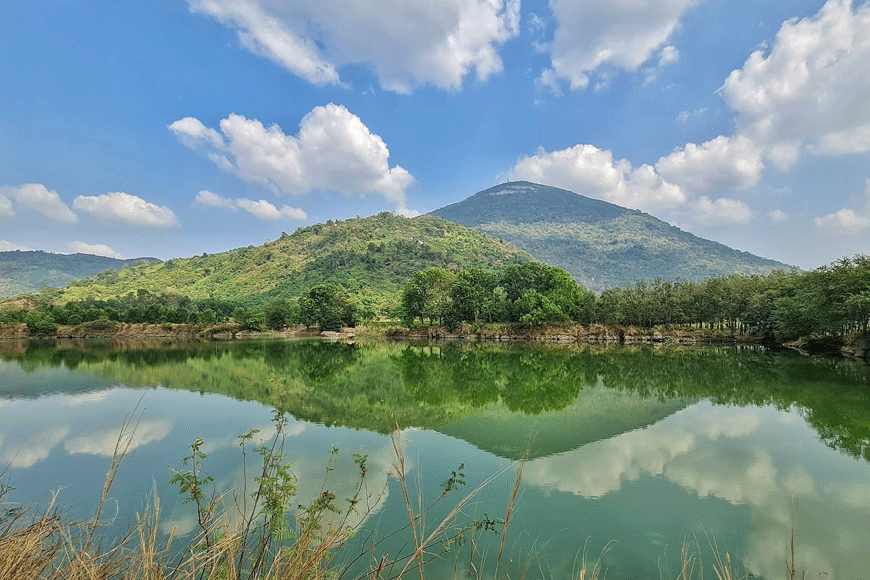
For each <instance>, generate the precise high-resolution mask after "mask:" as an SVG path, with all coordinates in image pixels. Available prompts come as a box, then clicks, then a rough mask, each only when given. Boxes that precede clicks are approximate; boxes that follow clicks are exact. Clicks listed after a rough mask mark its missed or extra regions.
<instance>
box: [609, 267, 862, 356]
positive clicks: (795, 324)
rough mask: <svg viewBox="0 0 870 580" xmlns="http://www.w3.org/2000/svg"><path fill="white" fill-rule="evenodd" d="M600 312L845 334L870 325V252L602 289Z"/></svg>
mask: <svg viewBox="0 0 870 580" xmlns="http://www.w3.org/2000/svg"><path fill="white" fill-rule="evenodd" d="M595 319H596V320H597V321H598V322H602V323H605V324H620V325H630V326H639V327H644V328H650V327H652V326H656V325H671V324H678V325H697V326H701V327H706V328H710V329H716V330H726V331H729V332H735V333H740V334H752V335H755V336H759V337H761V338H764V339H765V340H768V341H773V342H787V341H792V340H797V339H800V338H805V337H811V336H819V335H821V336H834V337H845V336H847V335H849V334H851V333H857V334H864V335H866V334H867V332H868V327H870V258H868V257H867V256H861V255H858V256H855V257H854V258H852V259H848V258H844V259H842V260H838V261H836V262H834V263H833V264H831V265H829V266H824V267H822V268H819V269H817V270H814V271H812V272H805V273H797V272H779V271H777V272H772V273H770V274H768V275H766V276H758V275H754V276H738V275H735V276H719V277H715V278H709V279H707V280H702V281H700V282H677V283H671V282H668V281H666V280H661V279H660V280H656V281H655V282H653V283H651V284H649V283H646V282H642V281H640V282H637V283H635V284H634V285H633V286H627V287H624V288H612V289H610V290H606V291H604V292H603V293H602V294H601V296H600V298H599V299H598V302H597V304H596V306H595Z"/></svg>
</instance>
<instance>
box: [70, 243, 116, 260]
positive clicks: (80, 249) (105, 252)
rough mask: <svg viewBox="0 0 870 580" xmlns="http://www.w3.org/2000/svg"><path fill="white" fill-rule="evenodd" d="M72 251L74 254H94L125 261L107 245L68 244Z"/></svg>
mask: <svg viewBox="0 0 870 580" xmlns="http://www.w3.org/2000/svg"><path fill="white" fill-rule="evenodd" d="M67 246H69V249H70V251H72V253H74V254H94V255H96V256H106V257H107V258H118V259H123V258H124V256H122V255H121V254H119V253H118V252H116V251H115V250H113V249H112V248H110V247H109V246H107V245H106V244H86V243H85V242H79V241H75V242H68V243H67Z"/></svg>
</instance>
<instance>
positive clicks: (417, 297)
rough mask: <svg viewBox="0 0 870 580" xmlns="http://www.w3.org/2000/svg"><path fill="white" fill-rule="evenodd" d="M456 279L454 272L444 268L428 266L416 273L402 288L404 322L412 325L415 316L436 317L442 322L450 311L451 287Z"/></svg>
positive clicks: (401, 303)
mask: <svg viewBox="0 0 870 580" xmlns="http://www.w3.org/2000/svg"><path fill="white" fill-rule="evenodd" d="M455 280H456V275H455V274H453V272H450V271H448V270H445V269H444V268H428V269H426V270H422V271H420V272H417V273H416V274H414V275H413V276H412V277H411V278H410V279H409V280H408V281H407V282H406V283H405V286H404V287H403V288H402V297H401V300H400V311H401V316H402V322H403V323H404V324H406V325H408V326H410V325H411V324H412V323H413V321H414V319H415V318H419V319H420V324H423V319H424V318H428V319H429V322H430V323H432V322H434V321H435V320H436V319H437V320H438V323H439V324H441V323H442V322H443V319H444V317H445V316H447V315H448V314H449V312H450V288H451V287H452V286H453V282H454V281H455Z"/></svg>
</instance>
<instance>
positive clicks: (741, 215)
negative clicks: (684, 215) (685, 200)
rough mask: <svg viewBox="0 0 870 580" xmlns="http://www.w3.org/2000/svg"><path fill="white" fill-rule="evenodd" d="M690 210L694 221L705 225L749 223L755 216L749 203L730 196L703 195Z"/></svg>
mask: <svg viewBox="0 0 870 580" xmlns="http://www.w3.org/2000/svg"><path fill="white" fill-rule="evenodd" d="M690 211H691V212H692V216H691V217H692V221H694V222H695V223H698V224H701V225H705V226H719V225H726V224H748V223H749V222H751V221H752V218H753V217H754V214H753V212H752V210H751V209H750V208H749V206H748V205H746V204H745V203H743V202H742V201H740V200H738V199H731V198H728V197H720V198H719V199H716V200H712V199H710V198H709V197H707V196H702V197H700V198H698V199H697V200H695V201H694V202H693V203H692V204H691V207H690Z"/></svg>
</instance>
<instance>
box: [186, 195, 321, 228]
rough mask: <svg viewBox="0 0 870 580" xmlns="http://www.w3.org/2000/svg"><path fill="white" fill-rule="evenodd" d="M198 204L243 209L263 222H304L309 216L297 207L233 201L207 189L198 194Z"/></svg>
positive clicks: (235, 209)
mask: <svg viewBox="0 0 870 580" xmlns="http://www.w3.org/2000/svg"><path fill="white" fill-rule="evenodd" d="M196 202H197V203H199V204H200V205H207V206H210V207H222V208H224V209H231V210H233V211H238V210H240V209H243V210H245V211H246V212H248V213H250V214H251V215H254V216H256V217H258V218H260V219H261V220H282V219H287V220H304V219H306V218H307V217H308V214H307V213H305V211H303V210H301V209H299V208H296V207H290V206H289V205H282V206H281V208H280V209H279V208H277V207H275V206H274V205H273V204H271V203H269V202H268V201H266V200H265V199H261V200H259V201H253V200H251V199H248V198H245V197H239V198H236V199H232V198H229V197H222V196H220V195H218V194H216V193H212V192H211V191H208V190H207V189H204V190H202V191H200V192H199V193H198V194H197V196H196Z"/></svg>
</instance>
